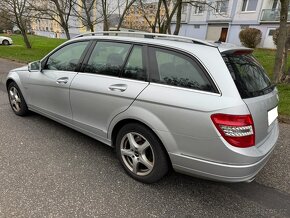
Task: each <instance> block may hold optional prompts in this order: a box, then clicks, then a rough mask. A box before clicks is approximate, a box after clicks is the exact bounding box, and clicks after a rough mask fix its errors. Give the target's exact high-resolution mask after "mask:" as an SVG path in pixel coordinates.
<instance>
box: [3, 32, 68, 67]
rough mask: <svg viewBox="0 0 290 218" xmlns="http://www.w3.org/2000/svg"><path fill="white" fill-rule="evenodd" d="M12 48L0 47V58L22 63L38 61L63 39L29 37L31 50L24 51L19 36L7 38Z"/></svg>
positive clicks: (24, 48)
mask: <svg viewBox="0 0 290 218" xmlns="http://www.w3.org/2000/svg"><path fill="white" fill-rule="evenodd" d="M9 37H10V38H12V40H13V45H12V46H0V57H1V58H6V59H10V60H15V61H20V62H24V63H28V62H32V61H36V60H40V59H41V58H43V57H44V56H45V55H46V54H47V53H48V52H50V51H51V50H52V49H54V48H55V47H57V46H58V45H60V44H61V43H63V42H64V41H65V40H64V39H50V38H46V37H41V36H29V40H30V42H31V45H32V49H26V47H25V45H24V42H23V39H22V36H21V35H12V36H9Z"/></svg>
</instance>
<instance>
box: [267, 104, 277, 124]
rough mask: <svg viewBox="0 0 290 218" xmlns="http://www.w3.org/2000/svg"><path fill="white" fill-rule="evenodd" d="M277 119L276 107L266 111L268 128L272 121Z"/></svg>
mask: <svg viewBox="0 0 290 218" xmlns="http://www.w3.org/2000/svg"><path fill="white" fill-rule="evenodd" d="M277 117H278V107H275V108H273V109H272V110H270V111H268V125H269V126H270V125H271V124H272V123H273V121H274V120H276V118H277Z"/></svg>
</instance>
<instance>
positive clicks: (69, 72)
mask: <svg viewBox="0 0 290 218" xmlns="http://www.w3.org/2000/svg"><path fill="white" fill-rule="evenodd" d="M89 43H90V42H89V41H78V42H73V43H70V44H67V45H65V46H63V47H61V48H60V49H58V50H57V51H55V52H54V53H52V54H51V55H50V56H49V57H48V58H47V59H45V60H44V62H45V63H44V64H43V65H44V67H43V69H42V70H41V71H36V72H31V74H30V78H29V84H28V93H29V97H30V102H31V107H32V108H34V109H36V110H37V111H40V112H43V113H46V114H48V115H53V116H55V117H59V118H61V119H64V120H71V119H72V112H71V107H70V102H69V86H70V84H71V82H72V80H73V78H74V77H75V76H76V75H77V72H76V71H75V70H76V69H77V67H78V65H79V62H80V61H81V59H82V56H83V55H84V53H85V50H86V49H87V48H88V46H89Z"/></svg>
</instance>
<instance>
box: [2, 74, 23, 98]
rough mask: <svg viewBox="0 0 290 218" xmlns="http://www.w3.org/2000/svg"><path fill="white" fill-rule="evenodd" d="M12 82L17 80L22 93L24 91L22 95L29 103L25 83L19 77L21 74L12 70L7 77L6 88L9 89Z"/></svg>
mask: <svg viewBox="0 0 290 218" xmlns="http://www.w3.org/2000/svg"><path fill="white" fill-rule="evenodd" d="M12 82H15V83H16V85H17V86H18V87H19V89H20V91H21V93H22V96H23V98H24V100H25V102H26V103H28V101H27V100H28V98H27V95H26V91H25V89H24V87H23V84H22V82H21V79H20V77H19V75H18V74H17V73H16V72H10V73H9V74H8V76H7V79H6V82H5V86H6V90H7V91H8V86H9V84H10V83H12Z"/></svg>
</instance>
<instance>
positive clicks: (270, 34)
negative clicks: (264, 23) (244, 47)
mask: <svg viewBox="0 0 290 218" xmlns="http://www.w3.org/2000/svg"><path fill="white" fill-rule="evenodd" d="M275 31H276V30H275V29H270V30H269V34H268V35H269V36H273V35H274V33H275Z"/></svg>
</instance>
